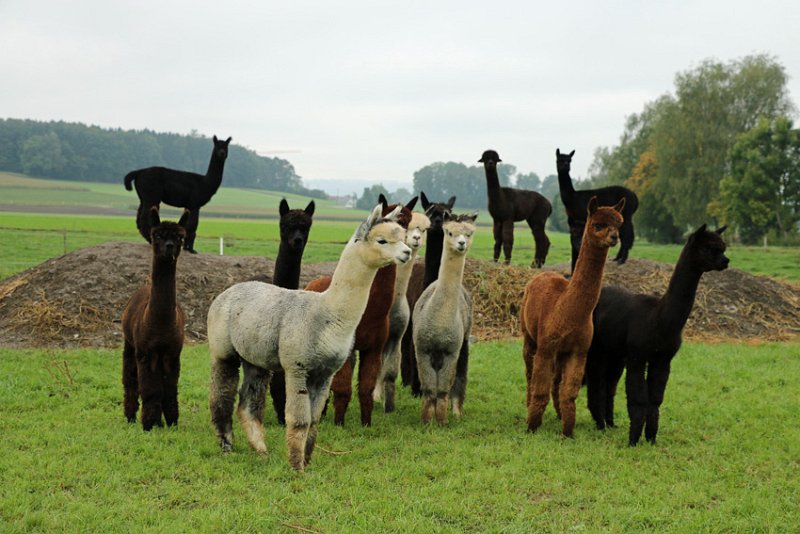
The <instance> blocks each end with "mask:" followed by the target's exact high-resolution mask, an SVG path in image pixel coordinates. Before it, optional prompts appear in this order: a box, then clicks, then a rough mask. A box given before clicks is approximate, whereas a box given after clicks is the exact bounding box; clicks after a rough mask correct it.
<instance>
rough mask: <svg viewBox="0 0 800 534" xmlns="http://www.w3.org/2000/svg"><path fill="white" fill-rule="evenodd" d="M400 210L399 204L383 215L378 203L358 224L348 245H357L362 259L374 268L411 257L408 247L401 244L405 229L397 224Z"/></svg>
mask: <svg viewBox="0 0 800 534" xmlns="http://www.w3.org/2000/svg"><path fill="white" fill-rule="evenodd" d="M401 211H402V207H401V206H397V207H396V208H395V209H394V210H392V211H391V213H389V214H387V215H386V216H385V217H384V216H383V215H382V212H383V206H382V205H381V204H378V205H377V206H375V207H374V208H373V209H372V213H370V214H369V217H367V220H366V221H364V222H363V223H361V225H360V226H359V227H358V229H357V230H356V232H355V233H354V234H353V237H352V238H350V242H349V243H348V244H347V246H348V247H359V256H360V257H361V258H362V261H363V262H364V263H365V264H366V265H368V266H370V267H373V268H375V269H379V268H381V267H385V266H387V265H390V264H392V263H395V264H398V263H405V262H407V261H408V260H409V259H410V258H411V249H410V248H408V246H407V245H406V244H405V243H404V240H405V236H406V231H405V228H403V227H402V226H400V225H399V224H398V223H397V220H398V218H399V217H400V213H401Z"/></svg>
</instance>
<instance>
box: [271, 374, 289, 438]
mask: <svg viewBox="0 0 800 534" xmlns="http://www.w3.org/2000/svg"><path fill="white" fill-rule="evenodd" d="M269 395H270V397H272V407H273V408H274V409H275V416H276V417H277V418H278V424H280V425H285V424H286V377H285V375H284V374H283V369H281V370H279V371H273V373H272V378H271V379H270V381H269Z"/></svg>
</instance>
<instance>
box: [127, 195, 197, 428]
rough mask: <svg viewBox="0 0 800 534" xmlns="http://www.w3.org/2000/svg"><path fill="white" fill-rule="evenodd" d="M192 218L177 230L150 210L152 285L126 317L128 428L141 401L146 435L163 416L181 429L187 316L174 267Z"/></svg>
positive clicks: (139, 292)
mask: <svg viewBox="0 0 800 534" xmlns="http://www.w3.org/2000/svg"><path fill="white" fill-rule="evenodd" d="M189 217H190V214H189V211H188V210H186V211H184V212H183V216H182V217H181V219H180V221H178V223H177V224H175V223H173V222H168V221H164V222H161V220H160V219H159V216H158V208H156V207H153V208H152V209H151V210H150V220H149V223H150V242H151V244H152V248H153V265H152V271H151V275H150V283H149V284H145V285H144V286H142V287H141V288H139V289H138V290H137V291H136V293H134V294H133V296H132V297H131V298H130V300H129V301H128V304H127V306H126V307H125V311H123V312H122V333H123V335H124V338H125V344H124V348H123V350H122V386H123V388H124V390H125V397H124V401H123V408H124V412H125V417H126V418H127V419H128V422H129V423H133V422H135V421H136V412H137V411H138V409H139V397H140V396H141V397H142V428H143V429H144V430H150V429H151V428H153V426H162V421H161V414H162V413H163V414H164V419H165V420H166V422H167V425H168V426H172V425H174V424H177V423H178V375H179V374H180V369H181V361H180V355H181V349H182V348H183V325H184V315H183V310H182V309H181V307H180V305H179V304H178V302H177V298H176V296H177V290H176V287H175V266H176V263H177V260H178V255H179V254H180V252H181V245H182V244H183V240H184V239H185V238H186V224H187V221H189Z"/></svg>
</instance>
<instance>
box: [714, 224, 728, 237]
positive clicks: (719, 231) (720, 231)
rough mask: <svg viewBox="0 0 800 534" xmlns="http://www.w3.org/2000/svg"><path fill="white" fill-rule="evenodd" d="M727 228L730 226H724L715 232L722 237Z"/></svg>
mask: <svg viewBox="0 0 800 534" xmlns="http://www.w3.org/2000/svg"><path fill="white" fill-rule="evenodd" d="M727 227H728V225H727V224H726V225H725V226H723V227H721V228H717V229H716V230H715V232H717V235H722V232H724V231H725V229H726V228H727Z"/></svg>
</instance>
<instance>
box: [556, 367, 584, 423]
mask: <svg viewBox="0 0 800 534" xmlns="http://www.w3.org/2000/svg"><path fill="white" fill-rule="evenodd" d="M585 367H586V354H585V353H584V354H581V355H574V354H573V355H571V356H570V357H569V358H568V359H567V362H566V364H565V365H564V374H563V378H562V380H561V391H560V393H559V399H558V400H559V404H560V405H561V433H562V434H563V435H564V436H565V437H568V438H571V437H572V432H573V431H574V429H575V400H576V399H577V398H578V393H579V392H580V390H581V385H582V384H583V371H584V369H585Z"/></svg>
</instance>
